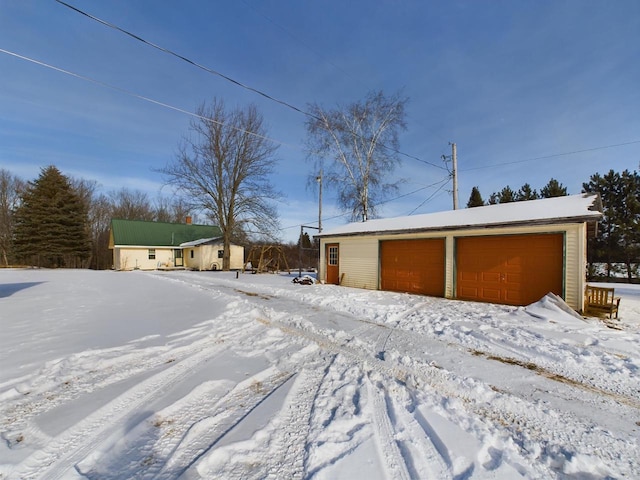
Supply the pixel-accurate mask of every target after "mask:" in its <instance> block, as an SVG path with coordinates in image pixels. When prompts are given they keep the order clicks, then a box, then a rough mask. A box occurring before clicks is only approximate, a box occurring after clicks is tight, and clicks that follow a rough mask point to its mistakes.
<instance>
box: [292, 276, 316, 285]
mask: <svg viewBox="0 0 640 480" xmlns="http://www.w3.org/2000/svg"><path fill="white" fill-rule="evenodd" d="M292 282H293V283H299V284H300V285H313V284H314V283H316V281H315V280H314V279H313V277H310V276H309V275H305V276H304V277H295V278H294V279H293V280H292Z"/></svg>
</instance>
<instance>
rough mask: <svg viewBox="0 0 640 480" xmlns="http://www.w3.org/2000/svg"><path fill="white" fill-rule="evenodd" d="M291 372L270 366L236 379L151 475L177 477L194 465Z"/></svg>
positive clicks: (283, 382)
mask: <svg viewBox="0 0 640 480" xmlns="http://www.w3.org/2000/svg"><path fill="white" fill-rule="evenodd" d="M293 375H294V374H293V373H291V372H282V371H280V370H278V369H277V368H275V367H270V368H268V369H266V370H263V371H262V372H260V373H259V374H257V375H254V376H252V377H250V378H248V379H246V380H244V381H242V382H240V383H239V384H238V385H236V386H235V388H233V390H231V391H230V392H229V393H228V394H227V395H225V396H224V397H222V398H221V399H220V400H219V401H218V402H217V403H216V406H215V409H214V414H213V415H212V416H210V417H207V418H204V419H202V420H200V421H199V422H197V423H195V424H193V425H191V426H190V428H189V429H188V430H187V431H186V432H185V434H184V435H183V437H182V438H181V440H180V442H179V444H178V446H177V448H176V450H175V452H174V453H173V454H172V456H171V458H169V460H168V461H167V462H166V464H165V466H164V467H163V468H162V470H161V471H160V472H158V474H157V475H156V477H155V478H156V479H158V480H165V479H167V480H168V479H175V478H179V477H180V476H181V475H182V474H184V473H185V472H186V471H187V470H189V469H190V468H192V467H194V466H195V465H196V464H197V463H198V461H199V460H200V459H201V458H203V456H204V455H205V454H206V453H207V452H208V451H210V450H211V449H212V448H213V447H215V445H216V444H217V443H218V442H219V441H220V440H221V439H222V438H223V437H224V436H225V435H226V434H227V433H229V432H230V431H231V430H232V429H233V428H234V427H235V426H236V425H238V424H239V423H240V422H241V421H242V420H243V419H244V418H245V417H246V416H247V415H248V414H249V413H251V411H253V410H254V409H255V408H256V407H257V406H258V405H260V404H261V403H262V402H263V401H264V400H265V399H266V398H267V397H269V396H270V395H272V394H273V393H274V392H275V391H276V390H278V389H279V388H280V387H281V386H282V385H284V384H285V383H286V382H287V381H288V380H289V379H290V378H291V377H292V376H293Z"/></svg>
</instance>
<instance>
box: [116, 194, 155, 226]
mask: <svg viewBox="0 0 640 480" xmlns="http://www.w3.org/2000/svg"><path fill="white" fill-rule="evenodd" d="M109 197H110V199H111V204H112V206H113V207H112V208H113V210H112V212H111V214H112V216H113V218H121V219H123V220H145V221H149V222H150V221H153V220H155V212H154V210H153V207H152V206H151V202H150V201H149V196H148V195H147V194H146V193H144V192H141V191H140V190H130V189H128V188H124V187H123V188H121V189H120V190H117V191H114V192H110V193H109Z"/></svg>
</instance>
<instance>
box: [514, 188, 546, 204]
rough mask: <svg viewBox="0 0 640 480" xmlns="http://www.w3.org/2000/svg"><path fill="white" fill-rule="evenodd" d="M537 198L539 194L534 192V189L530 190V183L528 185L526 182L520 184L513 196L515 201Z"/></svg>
mask: <svg viewBox="0 0 640 480" xmlns="http://www.w3.org/2000/svg"><path fill="white" fill-rule="evenodd" d="M538 198H540V195H538V192H536V191H535V190H531V185H529V184H528V183H525V184H524V185H522V187H520V190H518V193H516V196H515V200H516V202H522V201H526V200H536V199H538Z"/></svg>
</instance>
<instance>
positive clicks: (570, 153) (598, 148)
mask: <svg viewBox="0 0 640 480" xmlns="http://www.w3.org/2000/svg"><path fill="white" fill-rule="evenodd" d="M636 143H640V140H632V141H630V142H623V143H614V144H612V145H602V146H599V147H592V148H585V149H582V150H574V151H571V152H562V153H554V154H551V155H543V156H541V157H534V158H527V159H525V160H514V161H512V162H503V163H494V164H491V165H483V166H479V167H471V168H459V169H458V171H460V172H469V171H471V170H481V169H484V168H495V167H503V166H505V165H514V164H517V163H526V162H533V161H536V160H546V159H548V158H556V157H563V156H566V155H575V154H576V153H585V152H593V151H596V150H605V149H607V148H615V147H624V146H626V145H634V144H636Z"/></svg>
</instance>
